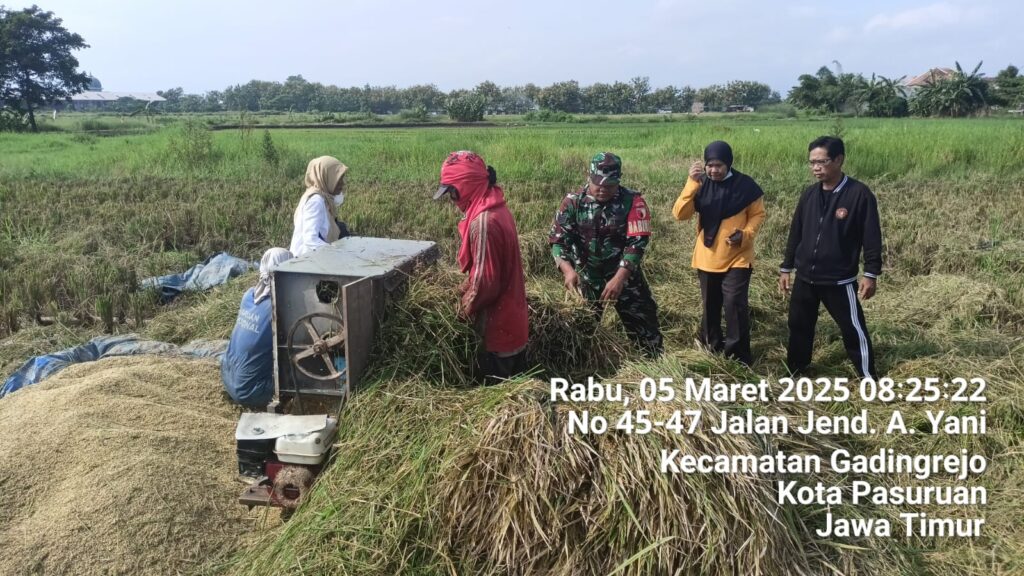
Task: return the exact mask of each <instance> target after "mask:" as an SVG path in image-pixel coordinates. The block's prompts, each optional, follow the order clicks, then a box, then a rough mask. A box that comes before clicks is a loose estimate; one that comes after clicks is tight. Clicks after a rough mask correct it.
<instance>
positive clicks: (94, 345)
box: [0, 334, 228, 398]
mask: <svg viewBox="0 0 1024 576" xmlns="http://www.w3.org/2000/svg"><path fill="white" fill-rule="evenodd" d="M227 345H228V341H227V340H196V341H193V342H189V343H188V344H186V345H184V346H175V345H174V344H168V343H167V342H157V341H155V340H139V337H138V336H137V335H135V334H124V335H118V336H99V337H96V338H93V339H92V340H89V341H88V342H86V343H85V344H82V345H81V346H75V347H74V348H68V349H67V350H61V351H60V352H55V353H53V354H46V355H44V356H36V357H35V358H30V359H29V360H28V361H26V362H25V363H24V364H22V365H21V368H18V369H17V370H16V371H15V372H14V374H11V375H10V377H8V378H7V381H6V382H4V385H3V388H0V398H3V397H4V396H6V395H8V394H10V393H11V392H14V391H15V390H18V389H21V388H24V387H25V386H29V385H31V384H36V383H38V382H40V381H42V380H44V379H46V378H48V377H50V376H52V375H54V374H56V373H57V372H59V371H61V370H63V369H64V368H66V367H68V366H71V365H72V364H78V363H80V362H93V361H95V360H99V359H101V358H110V357H112V356H135V355H138V354H158V355H161V356H180V357H186V358H213V359H216V360H218V361H219V360H220V359H221V358H222V357H223V355H224V350H225V349H227Z"/></svg>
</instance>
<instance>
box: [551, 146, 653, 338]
mask: <svg viewBox="0 0 1024 576" xmlns="http://www.w3.org/2000/svg"><path fill="white" fill-rule="evenodd" d="M621 175H622V160H620V159H619V157H618V156H616V155H614V154H611V153H608V152H601V153H599V154H597V155H595V156H594V157H593V158H592V159H591V161H590V180H589V182H588V183H587V184H586V185H585V186H583V187H582V188H580V189H579V190H577V191H576V192H573V193H570V194H569V195H567V196H566V197H565V198H564V199H563V200H562V205H561V206H559V208H558V213H557V214H556V215H555V220H554V223H553V224H552V226H551V234H550V236H549V238H548V242H549V243H550V244H551V255H552V256H554V258H555V263H556V264H557V265H558V269H559V271H561V272H562V275H563V276H564V282H565V286H566V288H567V289H569V290H572V291H574V292H577V293H579V294H581V295H583V297H585V298H586V299H587V300H588V301H589V302H590V303H591V306H592V307H593V309H594V312H595V314H597V315H598V317H600V315H601V314H602V312H603V311H604V306H603V304H604V303H605V302H614V303H615V310H616V311H617V312H618V313H619V318H621V319H622V324H623V326H625V328H626V332H627V333H628V334H629V337H630V339H632V340H633V342H634V343H635V344H636V345H637V346H639V347H640V348H641V349H642V350H643V351H644V352H645V353H646V354H647V355H649V356H656V355H658V354H660V353H661V351H662V337H661V330H660V329H659V327H658V305H657V304H656V303H655V302H654V296H653V295H652V294H651V289H650V286H648V285H647V279H646V278H644V274H643V271H642V270H641V269H640V262H641V260H643V257H644V251H645V250H646V249H647V245H648V244H649V243H650V237H651V212H650V210H649V209H648V208H647V204H646V203H645V202H644V199H643V197H642V196H641V195H640V193H639V192H634V191H633V190H630V189H628V188H624V187H622V186H619V179H620V177H621Z"/></svg>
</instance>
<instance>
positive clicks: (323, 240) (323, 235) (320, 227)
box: [302, 196, 331, 249]
mask: <svg viewBox="0 0 1024 576" xmlns="http://www.w3.org/2000/svg"><path fill="white" fill-rule="evenodd" d="M330 230H331V223H330V215H329V214H328V213H327V206H325V205H324V200H323V198H321V197H320V196H310V197H309V198H307V199H306V203H305V204H303V205H302V245H303V246H304V247H305V248H307V249H312V248H316V247H318V246H325V245H327V235H328V234H329V233H330Z"/></svg>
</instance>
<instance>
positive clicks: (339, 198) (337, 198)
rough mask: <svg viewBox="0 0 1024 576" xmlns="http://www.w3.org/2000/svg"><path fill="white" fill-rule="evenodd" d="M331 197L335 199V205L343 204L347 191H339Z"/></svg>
mask: <svg viewBox="0 0 1024 576" xmlns="http://www.w3.org/2000/svg"><path fill="white" fill-rule="evenodd" d="M331 198H332V199H334V205H335V206H341V203H342V202H344V201H345V193H344V192H338V193H337V194H335V195H334V196H331Z"/></svg>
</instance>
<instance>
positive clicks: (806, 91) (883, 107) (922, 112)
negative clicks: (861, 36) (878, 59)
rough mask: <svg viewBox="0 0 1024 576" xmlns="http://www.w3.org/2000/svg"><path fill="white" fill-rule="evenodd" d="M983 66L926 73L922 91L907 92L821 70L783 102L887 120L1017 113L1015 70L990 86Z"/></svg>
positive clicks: (1023, 91) (1019, 97) (1019, 86)
mask: <svg viewBox="0 0 1024 576" xmlns="http://www.w3.org/2000/svg"><path fill="white" fill-rule="evenodd" d="M981 64H982V63H981V62H979V63H978V65H977V66H975V67H974V69H973V70H971V71H970V72H968V71H966V69H964V68H963V67H961V66H960V63H959V62H956V63H955V65H956V67H955V68H954V69H953V71H952V73H951V74H949V75H946V74H938V73H935V72H934V71H929V72H928V76H927V77H926V78H925V82H924V85H923V86H907V85H906V83H905V80H906V77H901V78H896V79H893V78H887V77H885V76H878V75H875V74H872V75H871V78H870V79H867V78H865V77H864V76H863V75H862V74H851V73H848V72H847V73H844V72H842V70H841V69H840V70H837V71H836V72H833V71H832V70H831V69H830V68H829V67H828V66H822V67H821V68H820V69H818V71H817V72H815V73H814V74H803V75H801V76H800V78H799V79H798V82H799V83H798V84H797V85H796V86H794V87H793V88H792V89H791V90H790V91H789V95H788V96H787V100H788V101H789V102H790V103H791V104H793V105H794V106H796V107H798V108H801V109H805V110H812V111H817V112H823V113H828V114H838V113H845V114H854V115H863V116H877V117H889V118H893V117H901V116H909V115H911V114H913V115H915V116H970V115H974V114H978V113H981V112H984V111H986V110H987V109H988V108H989V107H990V106H1000V107H1006V108H1017V109H1019V108H1020V107H1021V106H1022V104H1024V77H1022V76H1020V73H1019V70H1018V69H1017V67H1016V66H1013V65H1012V64H1011V65H1009V66H1007V67H1006V68H1005V69H1003V70H1000V71H999V73H998V74H997V75H996V77H995V78H994V79H993V81H992V82H989V81H988V80H986V79H985V78H984V75H983V74H981V73H979V70H980V69H981ZM837 68H838V66H837Z"/></svg>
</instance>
